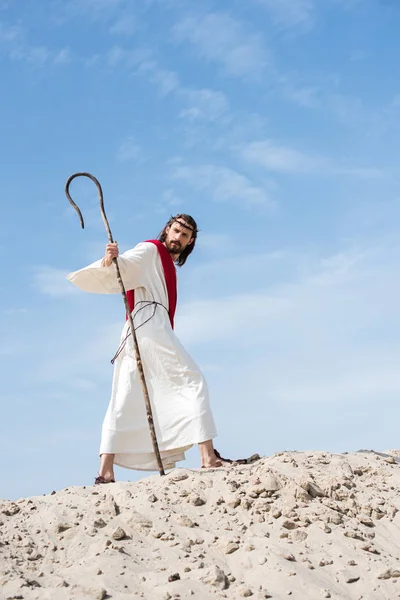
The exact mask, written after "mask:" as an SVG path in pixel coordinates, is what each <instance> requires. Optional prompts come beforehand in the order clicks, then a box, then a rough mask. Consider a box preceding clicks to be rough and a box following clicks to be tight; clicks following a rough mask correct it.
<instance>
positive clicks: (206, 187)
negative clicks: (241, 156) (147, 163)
mask: <svg viewBox="0 0 400 600" xmlns="http://www.w3.org/2000/svg"><path fill="white" fill-rule="evenodd" d="M172 178H173V179H175V180H179V181H184V182H185V183H187V184H189V185H190V186H191V187H192V188H194V189H195V190H199V191H202V192H205V193H207V195H208V196H210V197H211V198H212V199H213V200H215V201H217V202H230V201H234V202H236V203H238V204H239V205H241V206H243V207H245V208H250V207H255V206H264V207H267V208H270V209H272V208H274V207H275V202H274V200H273V199H272V198H271V197H270V195H269V193H268V191H267V190H265V189H263V188H261V187H258V186H255V185H254V184H253V183H251V181H250V180H249V179H248V178H247V177H246V176H244V175H242V174H240V173H237V172H236V171H234V170H233V169H229V168H228V167H219V166H216V165H198V166H186V165H182V164H177V165H176V166H175V167H174V169H173V172H172Z"/></svg>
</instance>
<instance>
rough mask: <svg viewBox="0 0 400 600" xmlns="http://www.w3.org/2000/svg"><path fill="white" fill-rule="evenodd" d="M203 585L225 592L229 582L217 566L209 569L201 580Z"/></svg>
mask: <svg viewBox="0 0 400 600" xmlns="http://www.w3.org/2000/svg"><path fill="white" fill-rule="evenodd" d="M201 581H202V582H203V583H208V584H210V585H212V586H213V587H216V588H219V589H221V590H225V589H226V588H228V587H229V580H228V578H227V576H226V575H225V573H224V571H223V570H222V569H220V568H219V567H217V566H214V567H211V569H209V570H208V571H207V573H206V574H205V575H203V577H202V578H201Z"/></svg>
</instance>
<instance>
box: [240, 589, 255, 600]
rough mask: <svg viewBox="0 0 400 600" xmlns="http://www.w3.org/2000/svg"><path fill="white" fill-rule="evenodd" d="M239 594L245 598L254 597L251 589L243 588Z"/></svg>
mask: <svg viewBox="0 0 400 600" xmlns="http://www.w3.org/2000/svg"><path fill="white" fill-rule="evenodd" d="M239 594H240V595H241V596H242V597H243V598H249V597H250V596H252V595H253V592H252V591H251V589H250V588H242V589H241V590H240V591H239Z"/></svg>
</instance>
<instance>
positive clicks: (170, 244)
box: [165, 219, 193, 254]
mask: <svg viewBox="0 0 400 600" xmlns="http://www.w3.org/2000/svg"><path fill="white" fill-rule="evenodd" d="M192 231H193V230H192V229H191V228H190V227H189V226H188V225H187V223H185V221H184V220H183V219H179V220H178V221H174V222H173V223H172V225H170V226H169V227H167V230H166V232H167V237H166V239H165V245H166V247H167V250H168V252H169V253H170V254H181V252H183V251H184V250H185V248H187V246H189V244H191V243H192V242H193V237H192Z"/></svg>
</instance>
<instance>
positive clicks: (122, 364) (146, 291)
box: [68, 214, 222, 483]
mask: <svg viewBox="0 0 400 600" xmlns="http://www.w3.org/2000/svg"><path fill="white" fill-rule="evenodd" d="M197 231H198V230H197V225H196V222H195V220H194V219H193V218H192V217H191V216H189V215H186V214H178V215H176V216H175V217H171V219H170V220H169V221H168V223H167V224H166V226H165V227H164V229H163V230H162V232H161V233H160V235H159V237H158V240H150V241H147V242H142V243H140V244H138V245H137V246H136V247H135V248H133V249H132V250H128V251H127V252H125V253H124V254H122V255H121V256H120V255H119V252H118V244H117V243H116V242H115V243H113V244H107V246H106V252H105V256H104V258H103V259H102V260H99V261H97V262H95V263H93V264H91V265H89V266H88V267H85V268H84V269H81V270H80V271H76V272H74V273H71V274H70V275H68V279H69V281H71V282H72V283H73V284H74V285H76V286H77V287H79V288H80V289H82V290H84V291H86V292H93V293H100V294H101V293H103V294H116V293H119V292H120V287H119V285H118V282H117V277H116V269H115V266H114V265H113V264H112V262H113V259H114V258H118V264H119V268H120V272H121V277H122V280H123V282H124V286H125V289H127V290H130V291H129V292H128V294H127V295H128V300H129V302H130V308H131V310H132V311H133V315H132V316H133V318H134V325H135V331H136V335H137V340H138V344H139V348H140V352H141V357H142V363H143V369H144V374H145V377H146V382H147V386H148V389H149V395H150V401H151V404H152V409H153V417H154V425H155V429H156V435H157V440H158V444H159V448H160V454H161V459H162V462H163V466H164V468H165V469H170V468H173V467H175V465H176V462H178V461H181V460H184V458H185V454H184V453H185V451H186V450H188V449H189V448H190V447H191V446H192V445H193V444H196V443H197V444H198V445H199V449H200V457H201V462H202V467H205V468H213V467H220V466H222V462H221V461H220V460H218V457H217V455H216V454H215V451H214V446H213V442H212V439H213V438H214V437H215V436H216V428H215V424H214V420H213V417H212V413H211V410H210V405H209V397H208V388H207V383H206V381H205V379H204V377H203V375H202V373H201V372H200V370H199V368H198V367H197V365H196V364H195V362H194V361H193V360H192V358H191V357H190V356H189V354H188V353H187V352H186V350H185V349H184V348H183V346H182V345H181V343H180V342H179V340H178V338H177V337H176V335H175V333H174V331H173V318H174V312H175V305H176V269H175V264H177V265H178V266H183V265H184V264H185V262H186V260H187V258H188V256H189V255H190V254H191V252H192V251H193V249H194V247H195V243H196V238H197ZM113 362H114V363H115V368H114V377H113V384H112V393H111V400H110V404H109V407H108V410H107V413H106V416H105V419H104V423H103V429H102V439H101V445H100V457H101V464H100V471H99V476H98V477H97V478H96V480H95V483H111V482H114V481H115V477H114V464H117V465H119V466H122V467H126V468H128V469H138V470H146V471H147V470H156V469H157V463H156V459H155V456H154V452H153V448H152V442H151V437H150V431H149V425H148V420H147V415H146V410H145V402H144V398H143V391H142V387H141V382H140V377H139V373H138V370H137V365H136V360H135V357H134V349H133V341H132V336H131V335H130V333H129V321H127V322H126V324H125V327H124V329H123V331H122V336H121V344H120V347H119V348H118V350H117V353H116V355H115V357H114V359H113Z"/></svg>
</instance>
